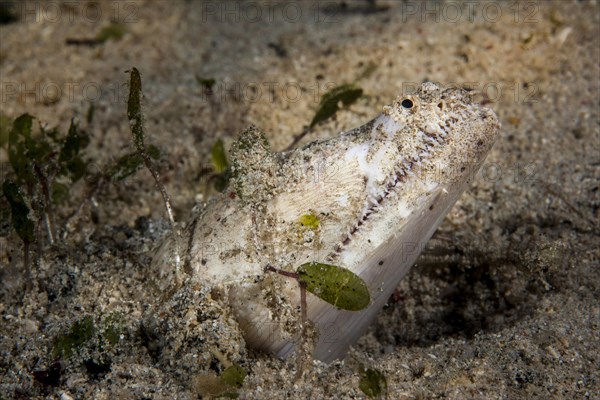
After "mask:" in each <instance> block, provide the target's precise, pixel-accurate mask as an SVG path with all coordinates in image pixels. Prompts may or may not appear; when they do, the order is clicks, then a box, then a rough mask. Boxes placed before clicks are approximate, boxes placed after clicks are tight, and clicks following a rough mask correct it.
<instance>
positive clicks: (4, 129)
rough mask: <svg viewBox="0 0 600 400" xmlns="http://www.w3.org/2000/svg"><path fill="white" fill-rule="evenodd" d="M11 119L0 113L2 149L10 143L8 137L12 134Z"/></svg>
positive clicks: (0, 145) (0, 143) (0, 142)
mask: <svg viewBox="0 0 600 400" xmlns="http://www.w3.org/2000/svg"><path fill="white" fill-rule="evenodd" d="M11 121H12V120H11V119H10V118H9V117H7V116H6V115H4V114H3V113H0V147H3V146H4V145H5V144H6V143H8V135H9V134H10V124H11Z"/></svg>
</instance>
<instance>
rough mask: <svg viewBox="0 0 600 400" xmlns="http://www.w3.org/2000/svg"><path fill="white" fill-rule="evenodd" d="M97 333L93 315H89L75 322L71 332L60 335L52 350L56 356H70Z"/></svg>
mask: <svg viewBox="0 0 600 400" xmlns="http://www.w3.org/2000/svg"><path fill="white" fill-rule="evenodd" d="M95 333H96V327H95V326H94V321H93V319H92V317H90V316H87V317H84V318H83V319H81V320H79V321H77V322H75V323H74V324H73V325H72V326H71V329H70V331H69V333H67V334H65V335H62V336H59V337H58V338H57V339H56V341H55V342H54V348H53V350H52V353H53V356H54V357H60V356H62V357H67V358H68V357H70V356H71V355H73V352H74V351H76V350H78V349H79V348H81V347H82V346H83V345H84V344H85V343H86V342H87V341H88V340H90V339H92V337H93V336H94V334H95Z"/></svg>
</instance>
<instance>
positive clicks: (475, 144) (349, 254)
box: [153, 83, 499, 362]
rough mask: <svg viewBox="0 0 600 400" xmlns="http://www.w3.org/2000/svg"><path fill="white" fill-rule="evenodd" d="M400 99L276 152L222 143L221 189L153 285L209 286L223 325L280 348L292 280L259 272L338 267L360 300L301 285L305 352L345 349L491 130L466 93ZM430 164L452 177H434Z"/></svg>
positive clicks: (295, 297) (292, 307)
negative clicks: (359, 284) (226, 154)
mask: <svg viewBox="0 0 600 400" xmlns="http://www.w3.org/2000/svg"><path fill="white" fill-rule="evenodd" d="M410 98H411V101H410V102H403V101H402V100H403V98H402V97H399V98H398V99H396V100H395V101H394V102H393V105H390V106H386V107H384V112H383V113H382V114H381V115H379V116H378V117H376V118H375V120H374V121H371V122H369V123H368V124H367V125H365V126H363V127H358V128H356V129H354V130H351V131H349V132H346V133H343V134H341V135H339V136H338V137H335V138H332V139H329V140H321V141H317V142H314V143H311V144H309V145H307V146H305V147H303V148H299V149H296V150H293V151H290V152H286V153H273V152H271V151H270V150H269V147H268V144H267V142H266V139H265V135H264V134H263V133H262V132H261V131H260V130H259V129H258V128H256V127H251V128H249V129H248V130H246V131H245V132H244V133H243V134H242V136H241V137H240V139H239V140H238V141H237V142H236V143H235V144H234V146H233V148H232V160H233V167H232V178H231V181H230V187H229V188H228V190H227V191H226V192H225V193H226V194H223V195H220V196H216V197H215V198H213V199H212V200H211V201H210V202H209V204H208V205H207V206H206V207H205V209H203V210H201V212H200V213H199V214H198V216H197V217H195V221H193V223H192V224H190V225H189V228H188V230H187V231H186V232H187V235H188V237H185V238H183V240H182V241H181V242H182V243H186V244H184V245H182V244H181V243H180V245H179V247H180V248H187V253H186V254H185V255H184V256H185V257H183V260H182V264H183V265H182V267H181V268H176V263H175V262H174V257H173V256H172V254H173V251H174V247H176V246H174V244H173V243H174V239H173V238H170V239H167V240H166V241H165V243H164V244H163V246H162V247H161V248H160V250H159V252H158V253H157V254H156V256H155V258H154V261H153V267H154V268H155V274H154V275H155V276H156V277H157V280H158V281H159V282H158V286H159V287H160V288H162V289H163V290H164V291H165V292H167V291H168V292H171V293H172V292H173V291H175V290H177V289H178V288H181V286H182V285H193V286H191V287H194V288H196V287H198V288H201V289H202V290H207V291H208V292H210V290H212V289H213V288H219V293H226V295H222V296H219V297H218V299H217V300H215V301H219V302H222V303H223V307H222V308H223V309H224V310H231V312H232V313H233V316H234V317H235V318H229V320H231V321H232V322H231V323H236V324H239V327H240V328H241V329H242V331H243V332H244V336H245V339H246V342H247V344H248V345H249V346H253V347H255V348H257V349H262V350H265V351H268V352H272V353H274V354H277V355H278V356H280V357H287V356H289V355H290V354H291V353H292V352H293V351H294V350H295V348H296V343H297V341H294V338H295V337H297V335H298V327H299V326H300V322H301V319H300V318H301V316H300V313H299V312H297V309H298V306H299V305H300V303H299V302H300V300H299V299H300V296H299V289H298V285H297V283H296V282H293V281H290V279H289V278H286V277H284V276H281V275H280V274H275V273H273V272H265V267H266V266H267V265H271V266H274V267H276V268H277V269H279V270H282V271H288V272H291V273H294V272H296V270H297V268H298V267H299V266H300V265H302V264H304V263H306V262H309V261H314V262H318V263H324V264H335V265H336V266H339V267H343V268H345V269H347V270H350V271H352V272H353V273H354V274H356V275H358V276H359V277H360V278H361V279H362V281H363V282H364V283H365V284H366V286H367V288H368V290H369V293H370V298H371V302H370V304H369V305H368V306H367V307H366V308H364V309H362V310H360V311H346V310H341V309H338V308H336V307H335V306H333V305H331V304H329V303H328V302H326V301H324V300H323V299H322V298H320V297H317V296H315V295H313V294H311V293H309V294H308V295H307V318H308V319H309V320H310V321H312V322H313V323H314V326H315V329H316V331H317V332H318V339H317V341H316V347H315V351H314V357H316V358H317V359H320V360H323V361H326V362H329V361H332V360H334V359H336V358H341V357H344V355H345V353H346V350H347V349H348V347H349V346H350V345H352V344H353V343H354V342H355V341H356V340H357V339H358V338H359V337H360V336H361V335H362V334H363V333H364V331H365V330H366V329H367V327H368V326H369V325H370V324H371V322H372V321H373V319H374V318H375V316H376V315H377V313H378V312H379V310H380V309H381V308H382V306H383V305H384V304H385V303H386V302H387V300H388V298H389V296H390V295H391V294H392V293H393V291H394V289H395V288H396V286H397V285H398V282H399V280H400V279H401V278H402V277H403V276H404V275H405V274H406V272H407V271H408V270H409V268H410V267H411V265H412V264H413V263H414V260H415V259H416V258H417V256H418V255H419V252H420V249H422V248H423V244H424V243H425V242H426V241H427V240H428V239H429V238H430V236H431V235H432V234H433V232H434V231H435V229H436V228H437V226H438V225H439V224H440V223H441V221H442V219H443V218H444V216H445V215H446V214H447V212H448V211H449V210H450V208H451V207H452V205H453V204H454V203H455V201H456V200H457V199H458V197H459V196H460V195H461V193H462V192H463V191H464V189H465V188H466V185H467V182H468V178H469V177H470V176H472V175H473V173H474V170H473V167H474V166H476V167H478V166H479V165H480V164H481V163H482V162H483V160H484V158H485V156H486V154H487V152H488V151H489V149H490V148H491V146H492V144H493V142H494V140H495V138H496V136H497V133H498V130H499V124H498V121H497V118H496V116H495V114H494V113H493V112H491V111H489V112H486V113H482V112H481V111H482V108H480V107H479V106H478V105H474V104H470V103H468V102H464V101H463V100H461V99H467V98H468V96H466V95H464V94H462V93H461V90H460V89H449V90H445V91H442V90H441V88H439V87H438V86H437V85H435V84H433V83H425V84H423V85H422V87H421V88H420V90H419V91H418V92H417V93H416V94H414V95H412V96H411V97H410ZM440 101H442V102H444V104H445V106H444V108H443V110H440V108H439V107H438V104H439V103H440ZM402 104H405V106H406V105H408V106H410V107H411V108H412V109H408V108H405V107H404V106H402ZM413 104H414V108H413ZM417 104H418V106H416V105H417ZM482 115H485V117H486V118H482ZM323 166H325V167H327V169H326V172H327V174H324V175H319V179H318V182H315V176H314V174H312V173H305V174H298V171H321V170H323ZM439 166H444V170H445V171H452V172H453V173H446V174H440V173H438V169H439ZM465 166H467V167H468V168H461V167H465ZM461 169H462V170H464V171H465V172H464V173H463V172H456V173H454V172H455V171H461ZM231 192H235V194H236V195H235V196H230V195H229V194H230V193H231ZM307 239H308V241H307ZM232 243H235V244H236V245H235V246H232ZM407 244H411V245H412V247H411V249H412V250H411V251H407ZM186 246H187V247H186ZM206 249H211V251H206ZM263 249H268V250H267V251H265V250H263ZM290 250H291V251H290ZM198 290H200V289H198ZM234 321H237V322H234ZM265 326H268V327H269V329H268V330H267V329H264V327H265ZM265 332H267V333H265Z"/></svg>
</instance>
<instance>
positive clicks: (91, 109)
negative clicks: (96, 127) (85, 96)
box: [85, 103, 96, 125]
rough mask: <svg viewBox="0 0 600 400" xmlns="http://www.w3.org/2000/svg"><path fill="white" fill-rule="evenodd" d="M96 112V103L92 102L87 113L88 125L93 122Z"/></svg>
mask: <svg viewBox="0 0 600 400" xmlns="http://www.w3.org/2000/svg"><path fill="white" fill-rule="evenodd" d="M95 112H96V106H94V103H90V106H89V107H88V110H87V113H86V114H85V120H86V122H87V123H88V125H89V124H91V123H92V122H94V114H95Z"/></svg>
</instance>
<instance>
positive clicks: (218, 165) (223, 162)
mask: <svg viewBox="0 0 600 400" xmlns="http://www.w3.org/2000/svg"><path fill="white" fill-rule="evenodd" d="M210 154H211V156H212V163H213V168H214V170H215V172H216V173H221V172H223V171H225V170H226V169H227V167H229V163H228V162H227V155H226V154H225V146H224V145H223V141H222V140H221V139H218V140H217V141H216V142H215V144H213V147H212V149H211V151H210Z"/></svg>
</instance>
